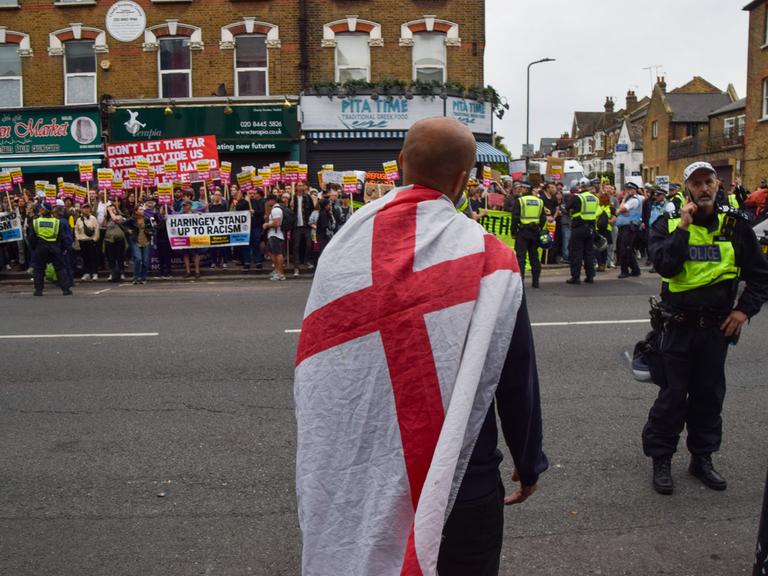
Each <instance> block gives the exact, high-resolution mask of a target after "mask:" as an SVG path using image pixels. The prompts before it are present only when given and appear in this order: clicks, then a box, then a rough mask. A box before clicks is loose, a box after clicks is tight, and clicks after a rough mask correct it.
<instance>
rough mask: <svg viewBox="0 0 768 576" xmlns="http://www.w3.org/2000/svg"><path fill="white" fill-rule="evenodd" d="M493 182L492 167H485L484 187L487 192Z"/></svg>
mask: <svg viewBox="0 0 768 576" xmlns="http://www.w3.org/2000/svg"><path fill="white" fill-rule="evenodd" d="M491 182H493V175H492V174H491V167H490V166H483V186H484V187H485V189H486V190H487V189H488V188H489V187H490V185H491Z"/></svg>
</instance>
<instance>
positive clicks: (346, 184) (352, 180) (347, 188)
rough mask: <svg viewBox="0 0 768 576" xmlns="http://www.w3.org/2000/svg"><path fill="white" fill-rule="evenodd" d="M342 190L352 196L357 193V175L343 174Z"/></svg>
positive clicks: (351, 173)
mask: <svg viewBox="0 0 768 576" xmlns="http://www.w3.org/2000/svg"><path fill="white" fill-rule="evenodd" d="M341 184H342V190H343V191H344V192H345V193H346V194H354V193H355V192H357V174H355V173H354V172H344V175H343V176H342V177H341Z"/></svg>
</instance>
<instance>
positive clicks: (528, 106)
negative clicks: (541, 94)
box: [525, 58, 555, 175]
mask: <svg viewBox="0 0 768 576" xmlns="http://www.w3.org/2000/svg"><path fill="white" fill-rule="evenodd" d="M554 61H555V59H554V58H542V59H541V60H536V61H535V62H531V63H530V64H528V73H527V78H526V82H525V90H526V101H525V173H526V175H527V174H528V173H529V169H528V161H529V160H530V159H531V152H530V150H531V66H533V65H534V64H541V63H542V62H554Z"/></svg>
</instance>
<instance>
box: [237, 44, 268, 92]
mask: <svg viewBox="0 0 768 576" xmlns="http://www.w3.org/2000/svg"><path fill="white" fill-rule="evenodd" d="M268 71H269V59H268V57H267V37H266V36H263V35H261V34H258V35H257V34H253V35H241V36H236V37H235V95H236V96H266V95H267V94H269V79H268V76H269V74H268Z"/></svg>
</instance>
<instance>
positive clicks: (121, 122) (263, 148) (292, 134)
mask: <svg viewBox="0 0 768 576" xmlns="http://www.w3.org/2000/svg"><path fill="white" fill-rule="evenodd" d="M112 108H113V112H112V113H111V115H110V121H109V142H110V143H111V144H112V143H126V142H136V141H143V140H162V139H166V138H188V137H194V136H215V137H216V143H217V149H218V152H219V161H220V162H231V163H232V172H233V174H236V173H237V172H239V171H240V170H241V168H242V167H243V166H255V167H257V168H258V167H261V166H266V165H269V164H271V163H273V162H280V163H281V164H282V163H284V162H285V161H286V160H298V159H299V128H298V123H297V112H296V108H297V107H296V104H295V103H290V102H288V101H287V100H286V101H285V102H283V101H281V102H279V103H263V104H262V103H258V104H254V103H249V104H239V103H231V104H227V103H216V104H194V105H193V104H184V105H172V104H169V103H168V102H167V101H163V102H162V103H154V104H153V105H147V103H146V101H142V102H141V103H132V102H125V101H121V102H114V103H113V104H112Z"/></svg>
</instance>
